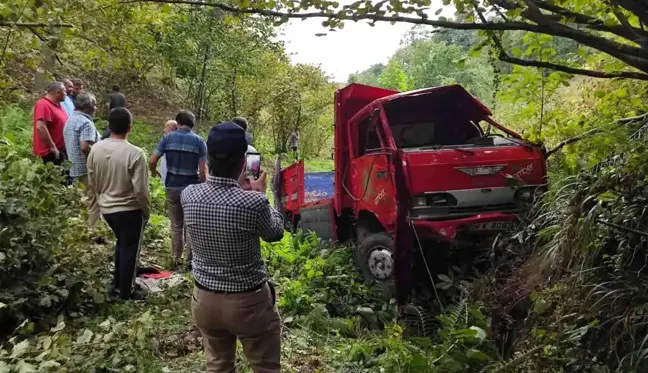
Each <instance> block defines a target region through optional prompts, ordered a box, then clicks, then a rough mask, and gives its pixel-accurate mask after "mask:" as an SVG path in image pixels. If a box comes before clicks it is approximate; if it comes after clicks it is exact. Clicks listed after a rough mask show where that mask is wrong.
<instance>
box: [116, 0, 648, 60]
mask: <svg viewBox="0 0 648 373" xmlns="http://www.w3.org/2000/svg"><path fill="white" fill-rule="evenodd" d="M529 1H530V0H529ZM143 2H152V3H167V4H187V5H193V6H209V7H216V8H220V9H222V10H224V11H227V12H231V13H236V14H257V15H262V16H268V17H278V18H281V19H284V20H285V19H289V18H299V19H307V18H328V19H337V20H349V21H361V20H368V21H372V22H379V21H380V22H401V23H410V24H419V25H428V26H435V27H441V28H449V29H457V30H487V31H512V30H522V31H529V32H534V33H540V34H548V35H553V36H560V37H564V38H567V39H571V40H574V41H577V42H579V43H581V44H584V45H586V46H589V47H591V48H594V49H597V50H599V51H601V52H604V53H607V54H609V55H610V56H612V57H615V58H618V59H619V60H621V61H623V62H625V63H627V64H628V65H630V66H632V67H635V68H637V69H639V70H641V71H644V72H648V49H642V48H638V47H634V46H631V45H627V44H623V43H619V42H616V41H614V40H611V39H606V38H603V37H601V36H597V35H592V34H589V33H587V32H584V31H580V30H576V29H574V28H571V27H568V26H566V25H563V24H560V23H556V22H554V23H547V24H542V25H539V24H532V23H526V22H487V23H463V22H451V21H445V20H431V19H427V17H425V16H424V17H410V16H399V15H381V14H375V13H366V14H353V13H351V11H350V10H349V9H342V10H340V11H339V12H337V13H335V12H332V13H326V12H324V11H316V12H304V13H297V12H290V11H288V12H282V11H276V10H270V9H260V8H238V7H233V6H229V5H225V4H221V3H214V2H208V1H201V0H198V1H194V0H125V1H122V2H121V3H122V4H125V3H143Z"/></svg>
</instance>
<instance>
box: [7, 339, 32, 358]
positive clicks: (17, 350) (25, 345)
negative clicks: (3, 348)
mask: <svg viewBox="0 0 648 373" xmlns="http://www.w3.org/2000/svg"><path fill="white" fill-rule="evenodd" d="M28 349H29V341H28V340H26V339H25V340H23V341H22V342H20V343H18V344H16V345H14V346H13V348H12V349H11V357H12V358H17V357H21V356H22V355H24V354H25V353H26V352H27V350H28Z"/></svg>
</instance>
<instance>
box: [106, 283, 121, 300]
mask: <svg viewBox="0 0 648 373" xmlns="http://www.w3.org/2000/svg"><path fill="white" fill-rule="evenodd" d="M106 292H107V293H108V298H111V299H116V298H119V289H117V288H116V287H115V285H109V286H108V288H107V289H106Z"/></svg>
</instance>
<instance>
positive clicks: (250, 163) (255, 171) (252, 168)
mask: <svg viewBox="0 0 648 373" xmlns="http://www.w3.org/2000/svg"><path fill="white" fill-rule="evenodd" d="M246 161H247V167H246V173H247V176H248V177H249V178H254V180H256V179H258V178H259V175H260V174H261V154H260V153H251V152H248V153H247V155H246Z"/></svg>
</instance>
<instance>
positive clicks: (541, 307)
mask: <svg viewBox="0 0 648 373" xmlns="http://www.w3.org/2000/svg"><path fill="white" fill-rule="evenodd" d="M548 308H549V304H548V303H547V301H546V300H544V299H542V298H538V299H537V300H536V301H535V303H533V312H535V313H536V314H538V315H542V314H543V313H545V311H546V310H547V309H548Z"/></svg>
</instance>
